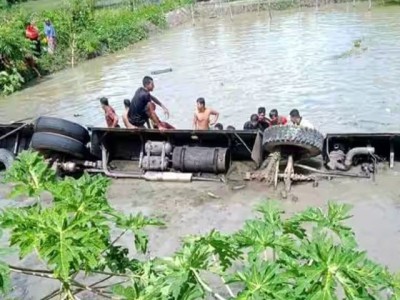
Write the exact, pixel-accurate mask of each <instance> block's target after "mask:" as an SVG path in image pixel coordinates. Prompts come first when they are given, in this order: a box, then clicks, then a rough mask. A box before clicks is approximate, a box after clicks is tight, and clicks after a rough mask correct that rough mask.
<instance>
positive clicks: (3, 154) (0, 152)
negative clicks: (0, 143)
mask: <svg viewBox="0 0 400 300" xmlns="http://www.w3.org/2000/svg"><path fill="white" fill-rule="evenodd" d="M14 160H15V155H14V154H13V153H12V152H11V151H9V150H7V149H3V148H1V149H0V164H2V165H4V167H5V168H6V170H8V169H9V168H10V167H11V165H12V164H13V162H14Z"/></svg>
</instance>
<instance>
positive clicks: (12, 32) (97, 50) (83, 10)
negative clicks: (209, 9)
mask: <svg viewBox="0 0 400 300" xmlns="http://www.w3.org/2000/svg"><path fill="white" fill-rule="evenodd" d="M190 3H191V0H167V1H163V2H162V3H161V4H159V5H158V4H151V5H141V6H138V7H131V6H126V7H119V8H110V9H96V8H95V7H93V6H92V5H91V1H75V0H70V1H68V2H67V4H65V5H64V6H63V8H62V9H57V10H45V11H40V12H27V11H25V10H21V9H18V8H14V9H10V10H4V11H3V12H1V14H0V18H1V19H2V27H1V28H0V54H1V56H0V58H1V60H0V92H2V93H3V94H11V93H13V92H14V91H16V90H19V89H21V88H22V87H23V86H24V85H25V84H26V83H27V82H29V81H31V80H32V79H34V78H36V77H37V76H38V74H37V72H36V71H35V70H34V68H33V66H32V65H31V64H29V63H27V57H32V55H33V56H34V57H35V58H36V59H35V67H36V68H37V70H38V71H39V73H40V75H42V76H43V75H47V74H51V73H54V72H57V71H59V70H62V69H65V68H68V67H74V66H76V65H77V64H78V63H79V62H81V61H84V60H88V59H93V58H95V57H98V56H102V55H105V54H108V53H113V52H115V51H118V50H120V49H123V48H125V47H127V46H128V45H131V44H134V43H136V42H138V41H140V40H142V39H145V38H147V37H148V36H149V35H150V34H151V33H152V32H153V31H157V30H159V29H164V28H166V27H168V26H171V23H169V19H171V20H174V19H176V18H175V17H174V16H175V15H176V14H178V15H179V8H181V7H185V6H186V5H188V4H190ZM175 10H176V11H177V12H176V13H173V11H175ZM47 18H48V19H50V20H51V21H52V23H53V24H54V27H55V30H56V33H57V48H56V51H55V53H54V54H48V53H46V51H45V48H46V44H45V43H44V42H43V41H44V38H45V36H44V28H43V27H44V24H43V21H44V20H45V19H47ZM26 22H34V23H35V24H36V26H37V27H38V29H39V31H40V33H41V34H40V40H41V41H42V51H41V55H37V53H34V52H33V49H32V48H33V47H32V44H31V42H30V41H29V40H27V39H26V38H25V34H24V33H25V24H26Z"/></svg>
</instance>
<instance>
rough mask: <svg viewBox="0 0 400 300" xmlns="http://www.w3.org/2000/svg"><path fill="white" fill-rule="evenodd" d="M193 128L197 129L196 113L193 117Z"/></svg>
mask: <svg viewBox="0 0 400 300" xmlns="http://www.w3.org/2000/svg"><path fill="white" fill-rule="evenodd" d="M193 128H194V129H197V114H196V113H195V114H194V117H193Z"/></svg>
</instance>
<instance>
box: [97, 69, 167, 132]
mask: <svg viewBox="0 0 400 300" xmlns="http://www.w3.org/2000/svg"><path fill="white" fill-rule="evenodd" d="M142 84H143V86H141V87H140V88H138V89H137V90H136V92H135V94H134V96H133V98H132V100H129V99H125V100H124V107H125V111H124V113H123V115H122V121H123V123H124V125H125V127H126V128H131V129H134V128H144V127H145V125H147V127H148V128H154V129H159V130H167V129H175V127H174V126H172V125H171V124H169V123H168V122H163V121H161V120H160V118H159V117H158V116H157V114H156V105H158V106H160V107H161V108H162V109H163V110H164V113H165V114H166V115H167V116H169V111H168V109H167V108H166V107H165V106H164V105H163V104H162V103H161V101H160V100H158V99H157V98H156V97H154V96H153V95H151V94H150V93H151V92H152V91H153V90H154V81H153V78H151V77H150V76H145V77H144V78H143V81H142ZM100 104H101V106H102V108H103V110H104V114H105V119H106V123H107V126H108V127H110V128H117V127H120V125H119V117H118V115H117V114H116V112H115V110H114V108H112V107H111V106H110V104H109V102H108V99H107V98H106V97H102V98H100Z"/></svg>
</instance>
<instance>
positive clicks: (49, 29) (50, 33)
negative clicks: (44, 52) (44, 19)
mask: <svg viewBox="0 0 400 300" xmlns="http://www.w3.org/2000/svg"><path fill="white" fill-rule="evenodd" d="M44 33H45V34H46V36H47V37H48V38H54V37H56V30H55V29H54V26H53V24H50V25H47V24H44Z"/></svg>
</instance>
